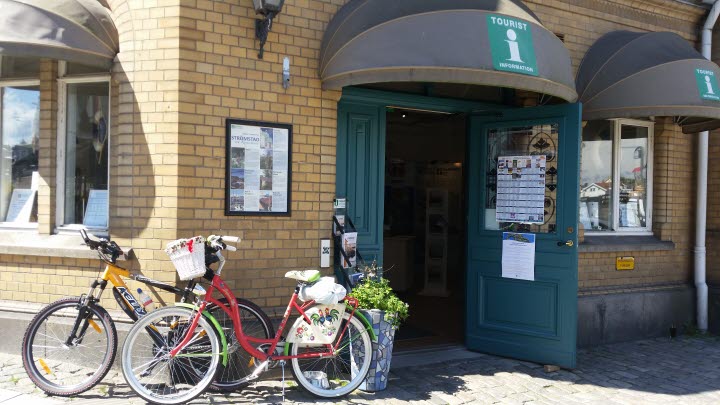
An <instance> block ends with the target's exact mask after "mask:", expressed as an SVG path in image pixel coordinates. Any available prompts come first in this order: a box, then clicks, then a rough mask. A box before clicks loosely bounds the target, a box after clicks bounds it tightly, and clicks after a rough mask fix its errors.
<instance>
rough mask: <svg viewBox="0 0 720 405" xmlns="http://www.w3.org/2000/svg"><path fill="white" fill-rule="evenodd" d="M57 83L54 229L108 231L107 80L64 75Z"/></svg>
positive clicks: (108, 111) (108, 87) (108, 105)
mask: <svg viewBox="0 0 720 405" xmlns="http://www.w3.org/2000/svg"><path fill="white" fill-rule="evenodd" d="M61 71H62V67H61ZM59 82H60V89H61V92H60V100H61V105H60V114H59V119H60V124H59V125H58V128H59V130H60V136H59V138H58V190H59V192H58V210H57V224H58V226H59V227H60V229H63V228H71V229H72V228H77V227H78V226H83V227H86V228H88V229H96V230H105V229H107V227H108V181H109V163H108V156H109V153H108V149H109V136H110V119H109V118H110V83H109V77H106V76H84V77H64V78H61V79H59Z"/></svg>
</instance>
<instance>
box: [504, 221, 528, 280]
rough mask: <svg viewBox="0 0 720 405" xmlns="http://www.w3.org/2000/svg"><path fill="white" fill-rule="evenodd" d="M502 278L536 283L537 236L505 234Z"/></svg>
mask: <svg viewBox="0 0 720 405" xmlns="http://www.w3.org/2000/svg"><path fill="white" fill-rule="evenodd" d="M502 276H503V277H505V278H515V279H519V280H530V281H535V234H532V233H514V232H503V244H502Z"/></svg>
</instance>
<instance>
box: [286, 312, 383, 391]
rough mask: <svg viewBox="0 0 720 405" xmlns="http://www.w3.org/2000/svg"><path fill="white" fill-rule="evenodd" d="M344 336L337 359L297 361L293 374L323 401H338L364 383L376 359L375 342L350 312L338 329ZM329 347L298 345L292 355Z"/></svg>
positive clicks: (324, 349)
mask: <svg viewBox="0 0 720 405" xmlns="http://www.w3.org/2000/svg"><path fill="white" fill-rule="evenodd" d="M348 323H349V325H348V328H347V330H346V331H345V333H344V334H343V336H342V337H339V338H338V339H341V342H340V344H339V345H338V350H337V352H336V353H335V354H334V355H333V356H328V357H315V358H309V359H300V358H293V359H291V361H290V363H291V364H292V367H291V369H292V373H293V375H294V376H295V380H297V382H298V383H299V384H300V386H302V387H303V388H304V389H305V390H307V391H308V392H310V393H311V394H313V395H316V396H318V397H323V398H337V397H341V396H344V395H347V394H349V393H351V392H353V391H355V389H356V388H357V387H358V386H359V385H360V384H361V383H362V382H363V380H364V379H365V377H366V376H367V373H368V370H369V369H370V361H371V360H372V341H371V339H370V334H369V333H368V331H367V329H366V328H365V325H363V323H362V322H361V321H360V320H359V319H357V318H355V317H353V318H350V314H349V313H347V312H346V313H345V316H344V321H343V322H342V324H341V325H340V327H339V328H338V330H339V331H342V330H343V329H344V328H345V325H346V324H348ZM325 351H327V347H326V346H325V345H317V344H314V345H313V344H303V343H294V344H292V346H291V347H290V354H291V355H292V356H298V355H301V354H307V353H317V352H325Z"/></svg>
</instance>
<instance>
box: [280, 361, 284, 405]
mask: <svg viewBox="0 0 720 405" xmlns="http://www.w3.org/2000/svg"><path fill="white" fill-rule="evenodd" d="M280 367H281V368H282V402H283V404H284V403H285V360H280Z"/></svg>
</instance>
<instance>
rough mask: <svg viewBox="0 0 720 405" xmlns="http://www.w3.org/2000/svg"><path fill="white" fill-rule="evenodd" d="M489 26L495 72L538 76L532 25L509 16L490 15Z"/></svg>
mask: <svg viewBox="0 0 720 405" xmlns="http://www.w3.org/2000/svg"><path fill="white" fill-rule="evenodd" d="M487 26H488V37H489V39H490V52H491V53H492V60H493V67H494V68H495V70H502V71H505V72H512V73H520V74H523V75H530V76H537V75H538V67H537V61H536V59H535V45H534V44H533V36H532V26H531V25H530V23H528V22H525V21H522V20H518V19H515V18H509V17H507V16H501V15H488V16H487Z"/></svg>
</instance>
